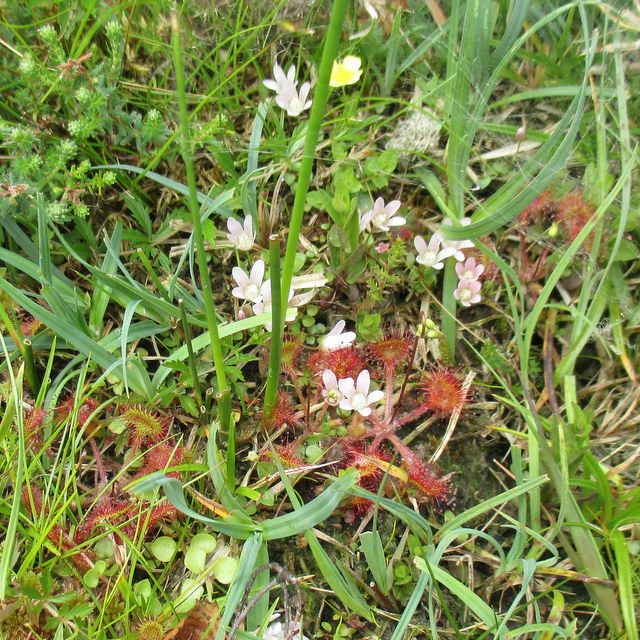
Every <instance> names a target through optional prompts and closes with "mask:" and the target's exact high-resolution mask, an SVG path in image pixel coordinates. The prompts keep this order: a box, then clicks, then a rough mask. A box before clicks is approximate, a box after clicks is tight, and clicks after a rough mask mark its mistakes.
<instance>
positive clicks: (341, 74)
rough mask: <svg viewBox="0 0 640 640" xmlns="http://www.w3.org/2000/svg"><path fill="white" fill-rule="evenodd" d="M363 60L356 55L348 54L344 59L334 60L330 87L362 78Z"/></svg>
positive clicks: (354, 81) (342, 85)
mask: <svg viewBox="0 0 640 640" xmlns="http://www.w3.org/2000/svg"><path fill="white" fill-rule="evenodd" d="M361 64H362V60H360V58H357V57H356V56H347V57H346V58H345V59H344V60H334V61H333V67H332V69H331V78H330V79H329V86H330V87H344V86H346V85H348V84H355V83H356V82H358V80H360V76H361V75H362V69H361V68H360V65H361Z"/></svg>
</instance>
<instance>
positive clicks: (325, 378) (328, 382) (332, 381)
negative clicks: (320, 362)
mask: <svg viewBox="0 0 640 640" xmlns="http://www.w3.org/2000/svg"><path fill="white" fill-rule="evenodd" d="M322 382H324V388H325V389H337V388H338V379H337V378H336V374H335V373H333V371H331V369H325V370H324V371H323V372H322Z"/></svg>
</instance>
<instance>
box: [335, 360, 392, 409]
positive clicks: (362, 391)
mask: <svg viewBox="0 0 640 640" xmlns="http://www.w3.org/2000/svg"><path fill="white" fill-rule="evenodd" d="M370 384H371V376H370V375H369V372H368V371H367V370H366V369H364V370H363V371H361V372H360V375H359V376H358V381H357V382H356V383H355V384H354V383H353V378H345V379H344V380H338V388H339V389H340V391H342V394H343V395H344V398H342V400H340V408H341V409H344V410H345V411H357V412H358V413H359V414H360V415H361V416H368V415H371V407H370V406H369V405H370V404H373V403H374V402H379V401H380V400H382V398H383V397H384V393H383V392H382V391H380V390H377V391H371V392H369V385H370Z"/></svg>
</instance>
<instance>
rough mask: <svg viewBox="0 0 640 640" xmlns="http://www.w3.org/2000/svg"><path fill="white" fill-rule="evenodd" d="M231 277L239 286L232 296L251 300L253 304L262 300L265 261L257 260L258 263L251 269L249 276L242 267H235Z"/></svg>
mask: <svg viewBox="0 0 640 640" xmlns="http://www.w3.org/2000/svg"><path fill="white" fill-rule="evenodd" d="M231 275H232V276H233V279H234V280H235V281H236V282H237V284H238V286H237V287H235V288H234V289H233V290H232V291H231V295H233V296H235V297H236V298H241V299H242V300H250V301H251V302H259V301H260V300H262V293H261V291H260V287H261V286H263V285H262V278H263V277H264V260H256V263H255V264H254V265H253V267H251V274H250V275H247V274H246V272H245V271H244V270H243V269H241V268H240V267H233V269H232V270H231Z"/></svg>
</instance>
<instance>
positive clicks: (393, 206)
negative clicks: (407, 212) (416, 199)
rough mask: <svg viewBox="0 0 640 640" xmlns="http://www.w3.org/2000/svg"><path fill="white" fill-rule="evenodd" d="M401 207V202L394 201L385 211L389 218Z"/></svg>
mask: <svg viewBox="0 0 640 640" xmlns="http://www.w3.org/2000/svg"><path fill="white" fill-rule="evenodd" d="M401 206H402V202H400V200H392V201H391V202H390V203H389V204H388V205H387V206H386V207H385V208H384V210H385V211H386V212H387V215H388V216H392V215H393V214H394V213H395V212H396V211H398V209H399V208H400V207H401Z"/></svg>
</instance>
